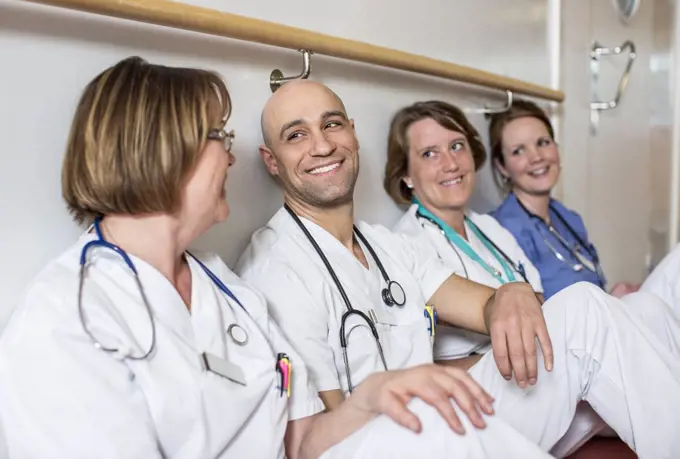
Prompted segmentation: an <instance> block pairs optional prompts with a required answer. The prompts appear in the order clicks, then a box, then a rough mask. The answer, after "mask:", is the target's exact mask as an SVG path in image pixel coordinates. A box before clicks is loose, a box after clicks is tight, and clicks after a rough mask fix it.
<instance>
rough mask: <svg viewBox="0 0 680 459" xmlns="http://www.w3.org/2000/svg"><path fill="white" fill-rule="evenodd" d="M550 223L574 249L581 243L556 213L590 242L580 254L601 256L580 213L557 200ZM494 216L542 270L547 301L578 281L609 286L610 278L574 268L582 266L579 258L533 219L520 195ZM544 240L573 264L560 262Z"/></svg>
mask: <svg viewBox="0 0 680 459" xmlns="http://www.w3.org/2000/svg"><path fill="white" fill-rule="evenodd" d="M550 206H551V209H550V221H551V223H552V225H553V227H554V228H555V230H557V232H558V233H559V234H560V236H562V237H563V238H564V239H565V240H566V241H568V242H569V244H570V245H571V246H572V247H575V246H576V245H577V244H579V242H578V240H577V239H576V238H575V237H574V235H573V234H572V233H571V232H570V231H569V229H568V228H567V227H566V226H565V225H564V223H563V222H562V221H561V220H560V218H559V217H557V216H556V215H555V211H557V212H559V214H560V215H561V216H562V218H564V220H566V222H567V223H568V224H569V225H570V226H571V228H572V229H573V230H574V231H575V232H576V234H578V236H579V237H580V238H581V239H582V240H583V241H584V242H585V243H586V245H587V246H588V247H587V250H580V252H579V253H581V254H582V255H585V257H586V258H587V259H589V260H591V261H593V259H592V258H593V257H592V256H590V254H589V253H588V252H591V253H594V254H595V255H596V256H597V251H596V250H595V247H594V246H593V244H592V243H591V242H590V241H589V240H588V232H587V231H586V227H585V225H584V224H583V219H582V218H581V216H580V215H579V214H577V213H576V212H574V211H572V210H569V209H567V208H566V207H564V205H562V204H561V203H560V202H559V201H556V200H555V199H551V200H550ZM491 215H492V216H493V217H494V218H496V220H498V221H499V222H500V224H501V225H503V226H504V227H505V228H506V229H507V230H508V231H510V232H511V233H512V234H513V236H515V239H517V242H518V243H519V245H520V247H522V250H524V253H525V254H526V256H527V257H528V258H529V260H531V262H532V263H533V264H534V266H536V269H538V272H539V274H540V275H541V282H542V284H543V289H544V295H545V298H546V299H548V298H550V297H551V296H553V295H554V294H555V293H557V292H559V291H560V290H562V289H563V288H565V287H568V286H569V285H571V284H575V283H576V282H581V281H586V282H591V283H593V284H595V285H598V286H600V287H602V288H604V285H602V283H605V284H606V279H604V278H603V279H602V280H601V281H600V279H598V276H597V274H596V273H594V272H592V271H591V270H589V269H587V268H584V269H583V270H581V271H579V272H577V271H574V270H573V269H572V266H573V265H575V264H577V263H578V259H577V258H576V257H574V256H573V255H572V254H571V252H570V251H569V250H567V249H566V248H565V247H564V245H562V243H561V242H560V241H559V239H557V238H556V237H555V236H554V235H553V234H551V233H550V231H549V230H548V228H547V226H546V225H545V224H543V223H541V221H540V220H539V219H538V218H537V217H532V216H530V215H529V214H528V213H527V212H526V211H525V210H524V209H523V208H522V205H521V204H520V203H519V202H518V201H517V196H515V194H514V193H510V194H508V197H507V198H505V201H503V203H502V204H501V205H500V206H499V207H498V209H496V210H494V211H493V212H491ZM544 238H545V239H546V240H548V241H549V242H550V243H551V244H552V246H553V247H554V248H555V250H557V251H558V252H559V253H561V254H562V256H563V257H564V258H565V259H566V260H568V261H569V263H568V264H567V263H565V262H563V261H560V260H559V259H558V258H557V257H556V256H555V254H554V253H553V251H552V250H551V249H550V247H548V245H547V244H546V243H545V241H544Z"/></svg>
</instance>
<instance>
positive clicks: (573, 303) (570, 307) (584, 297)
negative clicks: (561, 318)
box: [543, 282, 609, 312]
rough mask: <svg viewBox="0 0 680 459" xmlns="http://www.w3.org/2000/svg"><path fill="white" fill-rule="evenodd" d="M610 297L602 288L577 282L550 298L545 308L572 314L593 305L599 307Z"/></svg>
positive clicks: (588, 283)
mask: <svg viewBox="0 0 680 459" xmlns="http://www.w3.org/2000/svg"><path fill="white" fill-rule="evenodd" d="M608 296H609V295H608V294H607V293H605V292H604V291H603V290H602V289H601V288H600V287H598V286H596V285H594V284H592V283H590V282H577V283H575V284H571V285H570V286H568V287H565V288H563V289H562V290H560V291H559V292H557V293H556V294H555V295H553V296H552V297H550V298H549V299H548V300H547V301H546V302H545V305H544V306H543V308H544V310H545V309H558V310H562V309H563V310H565V311H570V312H575V311H576V310H579V311H581V312H584V311H583V309H584V308H587V307H589V306H590V305H592V304H595V305H599V304H603V303H605V302H606V300H607V297H608Z"/></svg>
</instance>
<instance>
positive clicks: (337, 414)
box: [289, 402, 375, 459]
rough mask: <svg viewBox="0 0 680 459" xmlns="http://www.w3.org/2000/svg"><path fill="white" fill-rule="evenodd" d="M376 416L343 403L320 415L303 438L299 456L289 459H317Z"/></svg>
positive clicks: (315, 418) (290, 456) (314, 418)
mask: <svg viewBox="0 0 680 459" xmlns="http://www.w3.org/2000/svg"><path fill="white" fill-rule="evenodd" d="M374 417H375V414H372V413H368V412H365V411H361V410H357V409H355V408H354V407H353V406H352V404H351V403H347V402H345V403H342V404H340V406H338V407H337V408H335V409H334V410H333V411H329V412H326V413H322V414H318V415H316V416H314V417H313V419H312V422H311V423H310V425H309V427H308V428H307V431H306V433H305V435H303V437H302V438H301V441H300V445H299V448H298V455H297V456H292V455H289V459H316V458H318V457H320V456H321V455H322V454H323V453H324V452H325V451H326V450H328V449H329V448H331V447H332V446H333V445H336V444H338V443H340V442H341V441H343V440H344V439H345V438H347V437H349V436H350V435H351V434H353V433H354V432H356V431H357V430H359V429H360V428H361V427H363V426H365V425H366V424H367V423H368V422H369V421H371V419H373V418H374Z"/></svg>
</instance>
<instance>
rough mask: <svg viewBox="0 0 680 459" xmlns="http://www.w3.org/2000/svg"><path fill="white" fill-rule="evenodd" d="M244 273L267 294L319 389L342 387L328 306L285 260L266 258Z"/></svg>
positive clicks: (276, 318) (278, 321)
mask: <svg viewBox="0 0 680 459" xmlns="http://www.w3.org/2000/svg"><path fill="white" fill-rule="evenodd" d="M241 276H242V278H243V279H244V280H246V281H247V282H249V283H250V284H252V285H253V286H255V288H257V289H258V290H259V291H260V292H262V293H263V294H264V296H265V297H266V299H267V307H268V309H269V312H270V314H271V316H272V317H273V319H274V321H275V322H276V324H277V325H278V326H279V327H280V328H281V330H282V331H283V335H284V336H285V338H286V339H287V340H288V341H289V342H290V343H291V344H292V345H293V347H294V348H295V351H296V352H297V354H299V355H300V356H302V360H303V361H304V362H305V365H306V367H307V370H308V371H309V374H310V375H311V379H312V381H313V383H314V384H315V385H316V387H317V388H318V390H320V391H329V390H335V389H340V390H342V386H341V385H340V380H339V377H338V370H337V368H336V367H335V358H334V350H333V347H332V345H331V343H330V342H329V311H328V308H327V307H326V305H324V304H322V303H320V302H319V300H318V299H317V300H315V299H314V298H313V295H312V294H311V292H310V291H309V286H307V285H306V283H305V282H304V281H303V280H302V279H301V278H300V276H298V274H297V273H296V272H295V270H294V269H293V268H292V267H290V266H288V265H287V264H285V263H282V262H274V261H271V260H266V261H264V262H262V263H259V264H258V265H255V266H251V267H249V268H248V269H246V270H245V271H244V272H242V273H241ZM293 371H295V369H293Z"/></svg>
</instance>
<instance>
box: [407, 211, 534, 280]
mask: <svg viewBox="0 0 680 459" xmlns="http://www.w3.org/2000/svg"><path fill="white" fill-rule="evenodd" d="M416 217H417V218H420V219H424V220H426V221H427V222H428V223H431V224H432V225H434V226H435V227H437V229H439V232H440V233H441V234H442V235H443V236H444V238H445V239H446V240H447V241H448V242H449V245H450V246H451V248H452V249H453V251H454V253H455V254H456V256H457V257H458V260H459V261H460V264H461V265H462V266H463V270H464V272H465V278H466V279H469V278H470V276H469V274H468V270H467V266H465V262H464V261H463V257H462V256H461V255H460V253H459V252H458V248H457V247H456V246H455V244H454V243H453V242H451V240H450V239H449V238H448V236H447V235H446V232H445V231H444V228H442V226H441V225H440V224H439V223H437V222H436V221H435V220H434V219H432V218H430V217H428V216H427V215H423V214H422V213H420V211H416ZM466 220H467V222H468V224H474V223H472V221H471V220H469V219H467V217H466ZM475 229H476V230H477V231H476V232H477V233H479V234H480V235H481V236H482V237H483V238H484V239H486V241H487V242H488V243H489V244H491V246H492V247H493V248H494V250H495V251H496V252H498V254H499V255H500V256H501V257H503V259H504V260H505V261H506V262H507V263H508V264H509V265H510V266H511V267H512V269H513V270H514V271H515V272H516V273H518V274H519V275H520V276H522V279H524V282H526V283H527V284H529V283H530V282H529V279H528V278H527V275H526V270H525V269H524V265H522V263H519V264H518V263H515V262H514V261H513V260H512V259H511V258H510V257H509V256H508V255H507V254H506V253H505V252H504V251H503V250H501V248H500V247H498V246H497V245H496V243H495V242H494V241H493V240H492V239H491V238H490V237H489V236H487V235H486V233H484V232H483V231H482V230H481V229H480V228H479V226H477V225H475Z"/></svg>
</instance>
